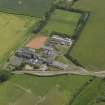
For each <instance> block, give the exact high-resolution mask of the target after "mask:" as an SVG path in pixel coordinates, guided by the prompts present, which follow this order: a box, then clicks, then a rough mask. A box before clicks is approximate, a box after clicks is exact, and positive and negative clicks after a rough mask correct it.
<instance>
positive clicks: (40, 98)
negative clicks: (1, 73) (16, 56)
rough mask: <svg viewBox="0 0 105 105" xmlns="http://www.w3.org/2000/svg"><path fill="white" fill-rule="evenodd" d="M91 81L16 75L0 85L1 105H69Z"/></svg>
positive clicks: (83, 77) (64, 77) (82, 77)
mask: <svg viewBox="0 0 105 105" xmlns="http://www.w3.org/2000/svg"><path fill="white" fill-rule="evenodd" d="M90 79H92V77H89V76H73V75H65V76H58V77H35V76H27V75H15V76H13V77H12V78H11V80H9V81H7V82H5V83H4V84H2V85H0V105H69V102H70V100H71V99H72V98H73V95H74V94H76V92H77V91H78V90H79V89H80V88H82V87H83V85H84V84H85V83H86V82H87V81H89V80H90Z"/></svg>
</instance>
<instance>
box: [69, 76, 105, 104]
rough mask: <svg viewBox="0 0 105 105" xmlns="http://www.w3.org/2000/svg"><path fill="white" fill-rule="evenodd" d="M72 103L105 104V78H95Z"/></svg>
mask: <svg viewBox="0 0 105 105" xmlns="http://www.w3.org/2000/svg"><path fill="white" fill-rule="evenodd" d="M71 105H105V80H102V79H99V78H97V79H95V80H94V81H93V82H92V83H91V84H90V85H88V86H87V87H86V88H85V89H84V90H83V91H82V92H81V93H80V94H79V95H78V96H77V97H76V98H75V100H74V102H73V103H72V104H71Z"/></svg>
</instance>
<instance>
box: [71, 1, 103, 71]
mask: <svg viewBox="0 0 105 105" xmlns="http://www.w3.org/2000/svg"><path fill="white" fill-rule="evenodd" d="M74 7H75V8H80V9H81V10H88V11H90V12H91V16H90V18H89V21H88V23H87V24H86V26H85V29H84V30H83V32H82V33H81V36H80V39H79V41H78V42H77V44H76V46H75V47H74V49H73V50H72V53H71V55H72V56H74V57H75V58H77V59H78V61H79V62H80V63H81V64H83V65H84V66H85V67H87V68H88V69H90V70H105V13H104V11H105V0H79V1H78V2H77V3H76V4H75V6H74Z"/></svg>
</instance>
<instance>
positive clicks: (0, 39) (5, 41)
mask: <svg viewBox="0 0 105 105" xmlns="http://www.w3.org/2000/svg"><path fill="white" fill-rule="evenodd" d="M38 20H39V18H34V17H28V16H19V15H12V14H6V13H2V12H0V61H1V60H2V59H3V58H4V57H5V58H6V56H8V55H9V54H10V53H12V52H13V51H14V49H15V48H16V47H19V46H20V44H23V43H24V42H23V41H24V40H25V39H27V37H28V35H29V33H28V32H29V30H30V29H31V28H32V27H33V26H35V23H37V22H38Z"/></svg>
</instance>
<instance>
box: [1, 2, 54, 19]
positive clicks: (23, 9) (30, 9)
mask: <svg viewBox="0 0 105 105" xmlns="http://www.w3.org/2000/svg"><path fill="white" fill-rule="evenodd" d="M52 1H53V0H0V11H4V12H10V13H16V14H24V15H31V16H37V17H42V16H44V15H45V13H46V12H47V11H48V10H49V8H50V7H51V4H52Z"/></svg>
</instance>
